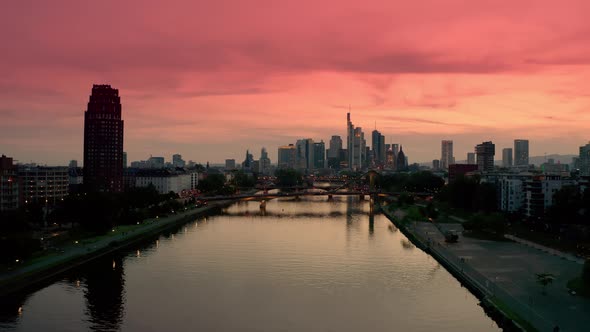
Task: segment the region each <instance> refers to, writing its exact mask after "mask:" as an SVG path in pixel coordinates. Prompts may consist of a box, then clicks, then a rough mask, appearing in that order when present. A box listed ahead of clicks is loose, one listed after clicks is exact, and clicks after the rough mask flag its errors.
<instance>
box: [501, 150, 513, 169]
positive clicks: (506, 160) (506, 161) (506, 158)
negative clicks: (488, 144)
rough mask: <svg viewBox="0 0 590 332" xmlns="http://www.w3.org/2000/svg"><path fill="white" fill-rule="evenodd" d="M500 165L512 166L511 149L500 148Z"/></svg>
mask: <svg viewBox="0 0 590 332" xmlns="http://www.w3.org/2000/svg"><path fill="white" fill-rule="evenodd" d="M502 167H512V149H511V148H504V149H502Z"/></svg>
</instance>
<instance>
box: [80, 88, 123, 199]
mask: <svg viewBox="0 0 590 332" xmlns="http://www.w3.org/2000/svg"><path fill="white" fill-rule="evenodd" d="M84 187H85V188H86V190H88V191H101V192H120V191H122V190H123V120H121V99H120V98H119V90H117V89H113V88H111V86H110V85H96V84H95V85H93V86H92V95H90V101H89V102H88V109H87V110H86V112H85V113H84Z"/></svg>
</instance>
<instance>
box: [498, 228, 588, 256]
mask: <svg viewBox="0 0 590 332" xmlns="http://www.w3.org/2000/svg"><path fill="white" fill-rule="evenodd" d="M508 233H509V234H512V235H514V236H517V237H519V238H521V239H525V240H528V241H531V242H534V243H538V244H540V245H544V246H546V247H549V248H552V249H557V250H560V251H564V252H568V253H571V254H574V255H577V254H578V253H579V252H578V248H576V243H575V242H574V241H567V240H565V239H564V240H563V241H561V240H560V239H559V238H558V237H557V236H556V235H553V234H548V233H544V232H540V231H536V230H531V229H530V228H529V227H527V226H525V225H521V224H513V225H512V226H510V228H509V229H508Z"/></svg>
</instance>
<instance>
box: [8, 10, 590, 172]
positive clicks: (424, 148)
mask: <svg viewBox="0 0 590 332" xmlns="http://www.w3.org/2000/svg"><path fill="white" fill-rule="evenodd" d="M589 12H590V2H587V1H582V0H580V1H577V0H567V1H562V2H555V1H528V0H527V1H518V2H514V1H477V2H476V1H456V0H451V1H445V2H444V6H442V5H441V4H440V2H439V1H412V2H411V3H410V2H408V1H365V2H361V3H359V2H357V1H307V0H304V1H301V0H299V1H272V0H260V1H259V0H255V1H229V0H218V1H188V0H187V1H184V0H183V1H181V0H175V1H167V2H166V3H165V4H164V3H163V2H161V1H145V0H143V1H139V0H136V1H124V2H119V1H110V0H105V1H100V2H93V3H91V4H89V3H87V2H83V1H82V2H81V1H73V0H72V1H68V0H55V1H26V0H25V1H18V2H10V3H6V4H4V5H3V6H2V10H1V11H0V20H1V22H2V29H0V36H1V37H2V40H4V41H5V43H4V47H3V52H2V61H0V71H1V72H2V73H3V75H1V76H0V96H1V98H2V101H3V102H2V104H1V105H0V116H1V119H2V121H0V153H4V154H6V155H9V156H12V157H14V158H15V159H17V160H20V161H21V162H28V161H30V160H32V161H35V162H39V163H48V164H62V165H63V164H66V163H67V161H68V160H70V159H77V160H79V161H80V162H81V160H82V145H83V115H84V110H85V109H86V104H87V102H88V96H89V94H90V90H91V88H92V84H95V83H96V84H111V85H112V86H113V87H114V88H117V89H119V92H120V95H121V102H122V104H123V119H124V120H125V151H127V152H128V160H129V161H132V160H139V159H146V158H147V157H149V155H150V154H153V155H160V156H165V157H166V158H167V159H170V156H171V155H172V154H173V153H180V154H182V155H183V157H184V159H185V160H189V159H192V160H195V161H197V162H202V163H204V162H206V161H211V162H221V161H223V160H224V159H226V158H235V159H237V160H238V161H241V160H242V159H243V158H244V156H245V151H246V149H250V151H251V152H253V153H254V155H255V157H257V156H259V153H260V148H261V147H263V146H264V147H266V148H267V149H268V151H269V154H270V157H271V159H272V161H273V163H274V162H276V153H277V151H276V150H277V147H278V146H280V145H285V144H289V143H294V142H295V140H296V139H298V138H307V137H310V138H313V139H314V140H320V139H323V140H324V141H325V142H326V143H328V141H329V139H330V137H331V135H341V136H342V137H343V138H345V125H346V112H347V111H348V107H349V105H350V106H351V108H352V120H353V122H354V124H355V125H356V126H361V127H363V129H364V130H365V135H366V137H367V140H368V143H369V144H370V131H371V130H373V128H374V126H375V122H376V124H377V128H378V129H379V130H380V131H381V132H382V133H383V134H384V135H386V137H387V143H390V142H394V143H401V144H402V145H403V146H404V151H405V152H406V153H407V154H408V155H409V158H410V162H420V161H427V160H432V159H434V158H440V141H441V140H442V139H452V140H453V141H454V143H455V144H454V145H455V147H454V150H455V157H456V159H457V160H462V159H465V154H466V153H467V152H471V151H472V150H473V147H474V146H475V145H476V144H478V143H481V142H482V141H485V140H492V141H494V143H496V151H497V153H496V158H498V159H499V158H501V149H502V148H504V147H512V141H513V140H514V139H516V138H526V139H529V140H530V142H531V143H530V149H531V151H530V154H531V156H534V155H543V154H544V153H548V154H549V153H562V154H568V153H571V154H575V153H577V150H578V147H579V146H580V145H583V144H585V143H586V142H587V141H588V139H590V137H589V136H590V135H588V132H589V129H590V121H589V120H590V85H589V84H588V82H590V21H589V20H588V13H589Z"/></svg>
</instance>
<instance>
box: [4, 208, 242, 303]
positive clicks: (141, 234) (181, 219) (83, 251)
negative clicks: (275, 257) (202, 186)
mask: <svg viewBox="0 0 590 332" xmlns="http://www.w3.org/2000/svg"><path fill="white" fill-rule="evenodd" d="M233 202H234V200H226V201H217V202H211V203H209V205H208V206H205V207H200V208H196V207H193V208H190V209H187V210H183V211H180V212H177V213H176V214H172V215H170V216H166V217H163V218H159V217H158V218H152V219H146V220H144V221H143V222H142V223H141V224H138V225H125V226H121V227H117V228H114V229H113V230H112V232H111V233H109V234H105V235H101V236H97V237H94V238H90V239H84V240H80V241H75V242H74V243H72V244H71V245H69V246H67V247H64V248H62V250H61V251H60V252H57V253H50V254H47V255H44V256H42V257H39V258H36V259H34V260H32V261H29V262H23V263H22V264H24V265H22V266H19V267H18V268H16V269H14V270H12V271H10V272H7V273H3V274H0V296H6V295H9V294H11V293H16V292H19V291H22V290H24V289H26V288H27V287H30V286H31V285H35V284H38V283H41V282H43V281H45V280H48V279H50V278H53V277H55V276H56V275H58V274H60V273H63V272H65V271H67V270H69V269H72V268H74V267H76V266H78V265H80V264H84V263H87V262H89V261H92V260H94V259H96V258H98V257H101V256H103V255H106V254H108V253H112V252H114V251H117V250H120V249H123V248H125V247H128V246H130V245H132V244H135V243H137V242H140V241H143V240H145V239H147V238H149V237H151V236H155V235H157V234H159V233H161V232H163V231H165V230H167V229H170V228H173V227H175V226H177V225H180V224H183V223H186V222H188V221H191V220H194V218H195V217H197V216H199V215H203V214H205V213H207V212H208V211H210V210H212V209H215V208H219V207H223V206H227V205H229V204H231V203H233Z"/></svg>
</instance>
